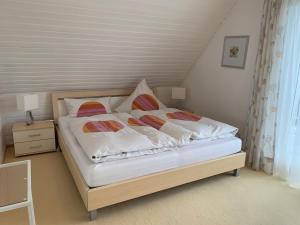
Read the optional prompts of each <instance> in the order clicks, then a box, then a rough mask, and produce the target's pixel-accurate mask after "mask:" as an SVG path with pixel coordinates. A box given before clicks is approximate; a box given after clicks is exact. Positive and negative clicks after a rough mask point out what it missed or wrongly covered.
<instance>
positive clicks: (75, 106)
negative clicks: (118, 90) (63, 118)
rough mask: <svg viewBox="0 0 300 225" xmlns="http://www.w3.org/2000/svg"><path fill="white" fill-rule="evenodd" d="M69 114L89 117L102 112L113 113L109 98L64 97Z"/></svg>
mask: <svg viewBox="0 0 300 225" xmlns="http://www.w3.org/2000/svg"><path fill="white" fill-rule="evenodd" d="M64 101H65V103H66V107H67V110H68V113H69V116H72V117H87V116H94V115H100V114H106V113H111V110H110V107H109V98H108V97H103V98H94V99H88V98H85V99H71V98H66V99H64Z"/></svg>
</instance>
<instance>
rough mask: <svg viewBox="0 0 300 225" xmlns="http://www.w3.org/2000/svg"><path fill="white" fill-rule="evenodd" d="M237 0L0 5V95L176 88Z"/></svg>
mask: <svg viewBox="0 0 300 225" xmlns="http://www.w3.org/2000/svg"><path fill="white" fill-rule="evenodd" d="M235 2H236V0H226V1H224V0H206V1H199V0H184V1H183V0H151V1H149V0H109V1H107V0H89V1H80V0H43V1H40V0H26V1H23V0H14V1H11V0H1V7H0V30H1V34H0V94H7V93H17V92H33V91H35V92H45V91H51V90H66V89H72V90H74V89H99V88H119V87H133V86H134V85H135V84H136V82H137V81H139V80H141V78H144V77H146V78H147V79H148V82H149V83H150V85H152V86H165V85H177V84H179V83H180V82H181V81H182V80H183V78H184V77H185V76H186V74H187V72H188V71H189V69H190V68H191V66H192V64H193V63H194V62H195V61H196V59H197V58H198V56H199V54H200V53H201V51H202V49H203V48H204V47H205V46H206V44H207V43H208V41H209V40H210V38H211V37H212V35H213V33H214V32H215V30H216V29H217V27H218V26H219V24H220V22H221V21H222V20H223V18H224V17H225V15H226V14H227V13H228V12H229V11H230V9H231V7H232V6H233V4H234V3H235Z"/></svg>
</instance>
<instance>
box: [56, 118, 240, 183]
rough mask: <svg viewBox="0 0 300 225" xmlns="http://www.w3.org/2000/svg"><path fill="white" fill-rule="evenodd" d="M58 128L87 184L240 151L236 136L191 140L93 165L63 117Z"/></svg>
mask: <svg viewBox="0 0 300 225" xmlns="http://www.w3.org/2000/svg"><path fill="white" fill-rule="evenodd" d="M59 128H60V131H61V133H62V135H63V138H64V140H65V143H66V145H67V146H68V147H69V149H70V151H71V154H72V156H73V158H74V160H75V161H76V163H77V165H78V167H79V170H80V171H81V174H82V176H83V178H84V179H85V181H86V183H87V184H88V185H89V186H90V187H97V186H102V185H107V184H112V183H115V182H119V181H124V180H127V179H132V178H136V177H140V176H144V175H147V174H152V173H156V172H160V171H164V170H168V169H173V168H177V167H181V166H185V165H189V164H193V163H197V162H201V161H206V160H211V159H216V158H220V157H223V156H226V155H231V154H234V153H237V152H239V151H240V150H241V140H240V139H239V138H236V137H229V138H223V139H217V140H214V141H193V142H192V143H191V144H189V145H186V146H183V147H180V148H176V149H175V150H172V151H166V152H162V153H158V154H154V155H145V156H140V157H137V158H130V159H123V160H117V161H112V162H104V163H97V164H95V163H93V162H92V161H90V160H89V159H88V157H87V156H86V155H85V153H84V152H83V150H82V149H81V147H80V145H79V143H78V142H77V140H76V138H75V137H74V135H73V134H72V132H71V130H70V129H69V127H68V123H67V121H66V120H64V117H61V118H60V119H59Z"/></svg>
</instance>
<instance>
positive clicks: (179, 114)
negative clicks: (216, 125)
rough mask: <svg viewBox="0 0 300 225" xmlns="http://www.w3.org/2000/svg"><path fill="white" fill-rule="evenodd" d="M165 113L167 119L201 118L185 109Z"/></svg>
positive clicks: (194, 119) (191, 119)
mask: <svg viewBox="0 0 300 225" xmlns="http://www.w3.org/2000/svg"><path fill="white" fill-rule="evenodd" d="M166 115H167V117H168V118H169V119H175V120H186V121H198V120H200V119H201V116H198V115H195V114H193V113H190V112H186V111H183V112H173V113H167V114H166Z"/></svg>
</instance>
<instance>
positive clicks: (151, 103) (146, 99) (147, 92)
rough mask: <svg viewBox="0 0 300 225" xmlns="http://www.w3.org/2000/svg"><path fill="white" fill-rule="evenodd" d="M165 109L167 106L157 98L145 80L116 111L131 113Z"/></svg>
mask: <svg viewBox="0 0 300 225" xmlns="http://www.w3.org/2000/svg"><path fill="white" fill-rule="evenodd" d="M164 108H166V106H165V105H164V104H163V103H161V102H160V101H159V100H158V99H157V98H156V97H155V95H154V94H153V91H152V90H151V89H150V88H149V86H148V85H147V82H146V80H145V79H144V80H142V81H141V82H140V83H139V84H138V86H137V87H136V89H135V90H134V92H132V94H131V95H130V96H129V97H128V98H127V99H125V101H123V102H122V103H121V105H119V106H118V107H117V108H116V111H117V112H130V111H131V110H135V109H140V110H143V111H150V110H158V109H164Z"/></svg>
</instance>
